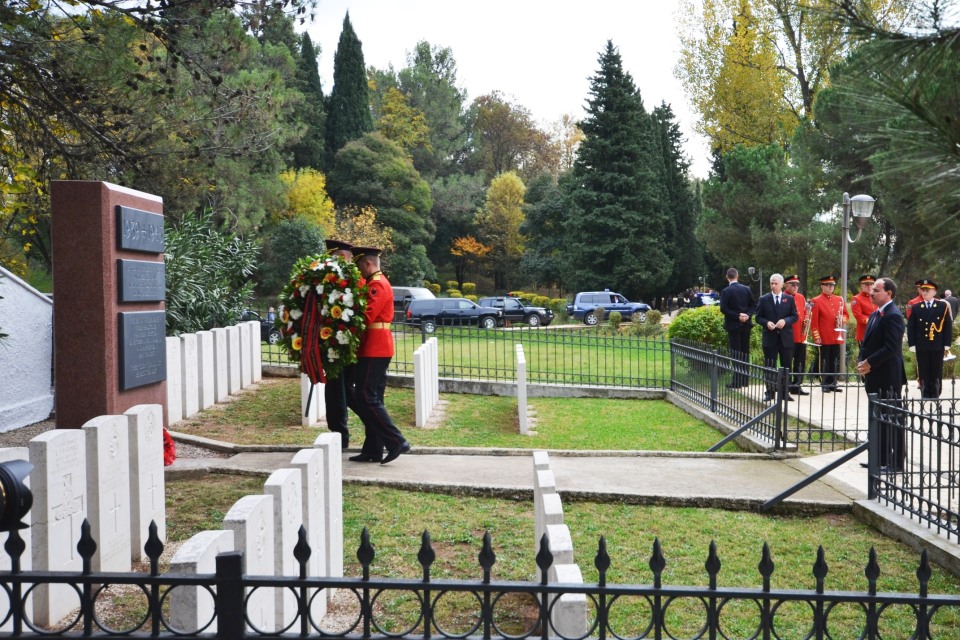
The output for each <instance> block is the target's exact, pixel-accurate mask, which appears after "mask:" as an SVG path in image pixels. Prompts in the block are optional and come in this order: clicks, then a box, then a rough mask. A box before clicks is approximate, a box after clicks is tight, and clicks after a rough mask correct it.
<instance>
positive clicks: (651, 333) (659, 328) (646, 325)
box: [628, 314, 667, 338]
mask: <svg viewBox="0 0 960 640" xmlns="http://www.w3.org/2000/svg"><path fill="white" fill-rule="evenodd" d="M628 331H629V335H632V336H639V337H641V338H656V337H659V336H662V335H663V334H665V333H666V332H667V330H666V329H665V328H664V326H663V325H662V324H660V323H659V322H650V315H649V314H647V322H633V323H631V324H630V328H629V329H628Z"/></svg>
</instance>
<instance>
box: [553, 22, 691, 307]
mask: <svg viewBox="0 0 960 640" xmlns="http://www.w3.org/2000/svg"><path fill="white" fill-rule="evenodd" d="M599 62H600V70H599V71H598V72H597V74H596V75H595V76H594V77H593V78H591V80H590V98H589V101H588V109H587V113H588V115H587V118H586V119H585V120H584V121H583V122H581V123H580V128H581V129H582V131H583V133H584V136H585V138H584V140H583V143H582V144H581V146H580V151H579V154H578V157H577V160H576V162H575V163H574V168H573V180H571V182H570V184H571V185H572V186H571V192H570V196H571V200H572V202H573V204H574V205H575V210H574V211H573V212H572V215H571V216H570V217H569V218H568V219H567V220H566V224H565V228H566V236H567V247H568V256H567V257H568V265H569V268H568V278H569V282H570V285H571V286H573V287H576V288H578V289H604V288H610V289H615V290H618V291H620V292H622V293H624V294H625V295H627V296H629V297H631V298H633V299H636V298H639V297H641V296H649V295H651V294H652V293H655V292H656V291H658V290H659V289H660V288H661V287H662V286H663V283H664V282H665V281H666V280H667V279H668V278H669V276H670V274H671V272H672V271H673V259H672V257H671V256H670V254H669V252H668V251H667V248H666V243H667V241H668V237H667V227H668V221H667V214H666V212H665V207H664V190H663V186H662V184H661V175H662V166H663V160H662V158H661V156H660V153H659V144H658V140H657V136H656V135H655V131H656V128H655V127H654V126H653V125H652V123H651V119H650V115H649V114H648V113H647V112H646V110H645V109H644V107H643V101H642V100H641V98H640V94H639V92H638V91H637V88H636V86H635V85H634V83H633V78H632V77H631V76H630V74H629V73H626V72H624V70H623V64H622V62H621V59H620V53H619V51H618V50H617V49H616V48H615V47H614V46H613V43H612V42H610V41H608V42H607V46H606V49H605V50H604V52H603V53H602V54H601V55H600V58H599Z"/></svg>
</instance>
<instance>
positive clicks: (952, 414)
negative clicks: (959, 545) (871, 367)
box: [868, 395, 960, 542]
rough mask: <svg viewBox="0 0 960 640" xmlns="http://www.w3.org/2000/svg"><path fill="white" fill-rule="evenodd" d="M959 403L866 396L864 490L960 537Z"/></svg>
mask: <svg viewBox="0 0 960 640" xmlns="http://www.w3.org/2000/svg"><path fill="white" fill-rule="evenodd" d="M958 402H960V400H958V399H957V398H950V399H943V400H929V399H919V398H903V399H899V398H895V399H882V398H880V397H878V396H876V395H871V396H870V409H871V410H870V437H869V443H870V446H869V449H870V455H869V459H870V460H869V463H868V464H869V468H868V473H869V483H868V487H869V488H868V493H869V498H870V499H871V500H877V501H878V502H879V503H880V504H882V505H885V506H888V507H890V508H892V509H894V510H895V511H897V512H899V513H902V514H904V515H906V516H908V517H909V518H911V519H913V520H916V521H918V522H920V523H922V524H923V525H925V526H927V527H928V528H930V529H931V530H934V531H936V532H937V533H939V534H941V535H944V536H946V537H947V539H952V540H955V541H958V542H960V424H958V422H957V418H958V409H960V407H958Z"/></svg>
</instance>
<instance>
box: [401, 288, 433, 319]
mask: <svg viewBox="0 0 960 640" xmlns="http://www.w3.org/2000/svg"><path fill="white" fill-rule="evenodd" d="M436 299H437V296H435V295H433V292H432V291H430V289H427V288H426V287H393V321H394V322H405V321H406V319H407V307H409V306H410V303H411V302H413V301H414V300H436Z"/></svg>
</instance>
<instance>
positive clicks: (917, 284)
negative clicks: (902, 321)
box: [907, 280, 923, 320]
mask: <svg viewBox="0 0 960 640" xmlns="http://www.w3.org/2000/svg"><path fill="white" fill-rule="evenodd" d="M921 284H923V280H917V281H916V282H914V283H913V286H914V287H915V288H916V290H917V295H916V296H914V297H913V298H910V301H909V302H907V320H909V319H910V314H911V313H913V305H915V304H917V303H918V302H920V301H921V300H923V296H922V295H920V285H921Z"/></svg>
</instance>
